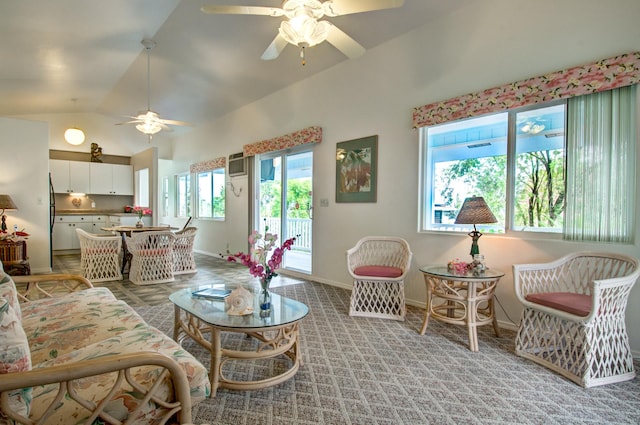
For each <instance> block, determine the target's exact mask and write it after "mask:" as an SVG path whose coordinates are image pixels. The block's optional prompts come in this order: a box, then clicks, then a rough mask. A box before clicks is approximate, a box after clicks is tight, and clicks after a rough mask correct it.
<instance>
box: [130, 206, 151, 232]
mask: <svg viewBox="0 0 640 425" xmlns="http://www.w3.org/2000/svg"><path fill="white" fill-rule="evenodd" d="M132 211H133V212H134V213H136V214H138V221H136V227H138V228H140V227H144V221H142V217H143V216H145V215H151V210H150V209H149V208H146V207H133V209H132Z"/></svg>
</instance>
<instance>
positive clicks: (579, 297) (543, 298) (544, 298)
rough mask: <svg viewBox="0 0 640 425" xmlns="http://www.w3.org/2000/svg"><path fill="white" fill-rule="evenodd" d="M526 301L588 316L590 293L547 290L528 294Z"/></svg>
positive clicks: (589, 311)
mask: <svg viewBox="0 0 640 425" xmlns="http://www.w3.org/2000/svg"><path fill="white" fill-rule="evenodd" d="M525 299H526V300H527V301H530V302H532V303H536V304H540V305H544V306H547V307H551V308H555V309H556V310H561V311H565V312H567V313H571V314H575V315H576V316H588V315H589V313H591V295H584V294H573V293H571V292H547V293H542V294H529V295H527V296H526V297H525Z"/></svg>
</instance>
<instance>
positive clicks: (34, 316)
mask: <svg viewBox="0 0 640 425" xmlns="http://www.w3.org/2000/svg"><path fill="white" fill-rule="evenodd" d="M94 289H95V290H94ZM104 291H107V292H106V293H108V294H109V296H107V295H106V293H105V292H104ZM23 307H24V308H23V320H22V326H23V327H24V330H25V332H26V334H27V338H28V340H29V345H30V348H31V361H32V363H33V364H34V365H35V364H40V363H42V362H44V361H46V360H49V359H55V358H56V357H58V356H62V355H64V354H66V353H69V352H72V351H74V350H77V349H80V348H82V347H85V346H87V345H89V344H92V343H94V342H98V341H102V340H104V339H107V338H110V337H112V336H114V335H119V334H121V333H122V332H125V331H128V330H131V329H136V328H145V327H147V325H146V323H145V322H144V320H143V319H142V318H141V317H140V316H139V315H138V314H137V313H136V312H135V311H134V310H133V309H132V308H131V307H129V306H128V305H127V304H126V303H125V302H124V301H119V300H115V298H113V295H111V292H109V290H108V289H106V288H93V289H89V290H85V291H79V292H76V293H73V294H70V295H68V296H64V297H60V298H58V299H56V301H51V300H49V299H47V300H42V301H37V302H34V303H27V304H25V305H24V306H23Z"/></svg>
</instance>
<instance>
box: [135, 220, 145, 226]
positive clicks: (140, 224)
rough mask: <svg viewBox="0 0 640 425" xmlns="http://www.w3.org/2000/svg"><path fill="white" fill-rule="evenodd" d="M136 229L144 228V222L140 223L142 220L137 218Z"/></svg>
mask: <svg viewBox="0 0 640 425" xmlns="http://www.w3.org/2000/svg"><path fill="white" fill-rule="evenodd" d="M136 227H138V228H140V227H144V221H142V218H139V219H138V221H136Z"/></svg>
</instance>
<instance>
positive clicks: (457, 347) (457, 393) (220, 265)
mask: <svg viewBox="0 0 640 425" xmlns="http://www.w3.org/2000/svg"><path fill="white" fill-rule="evenodd" d="M79 258H80V257H79V256H78V255H65V256H56V257H54V267H55V269H56V271H60V272H66V273H78V272H79V266H80V262H79ZM196 263H197V264H198V273H196V274H195V275H183V276H180V277H179V278H178V279H177V281H176V282H175V283H173V284H169V285H148V286H136V285H133V284H132V283H131V282H129V281H127V280H124V281H115V282H104V283H102V284H99V285H100V286H106V287H109V288H110V289H111V290H112V291H113V292H114V294H116V296H117V297H118V298H121V299H123V300H125V301H126V302H128V303H129V304H130V305H132V306H134V307H135V308H136V310H138V312H139V313H140V314H141V315H142V316H143V317H144V318H145V319H146V320H147V321H148V322H149V323H151V324H152V325H154V326H156V327H157V328H159V329H161V330H162V331H163V332H165V333H167V334H168V335H172V333H173V305H172V304H171V303H168V298H167V297H168V295H169V294H170V293H171V292H173V291H176V290H178V289H180V288H183V287H195V286H197V285H199V284H203V283H214V282H216V283H223V282H224V283H233V282H238V281H240V282H249V281H251V277H250V276H249V274H248V273H247V271H246V268H244V267H242V266H238V265H236V264H232V263H228V262H226V261H224V260H221V259H219V258H212V257H208V256H204V255H196ZM277 284H279V285H285V286H281V287H277V288H274V292H277V293H279V294H282V295H284V296H287V297H290V298H293V299H296V300H299V301H301V302H304V303H305V304H307V305H308V306H309V308H310V314H309V315H308V316H307V317H306V318H305V319H304V320H303V321H302V324H301V350H302V354H303V359H304V366H302V367H301V368H300V370H299V371H298V373H297V375H296V376H295V377H294V378H293V379H291V380H289V381H287V382H285V383H283V384H281V385H278V386H276V387H272V388H269V389H265V390H260V391H231V390H225V389H222V390H219V391H218V394H217V397H216V398H214V399H209V400H205V401H204V402H202V403H200V404H198V405H197V406H195V407H194V409H193V413H194V423H196V424H203V423H211V424H229V425H245V424H246V425H262V424H265V425H280V424H283V425H287V424H309V425H311V424H313V425H392V424H393V425H402V424H407V425H416V424H451V425H455V424H541V425H542V424H545V425H547V424H549V425H552V424H557V425H567V424H593V425H596V424H598V425H600V424H639V423H640V379H639V378H635V379H633V380H631V381H627V382H624V383H620V384H614V385H607V386H603V387H596V388H591V389H583V388H581V387H579V386H577V385H576V384H574V383H572V382H570V381H568V380H566V379H564V378H562V377H561V376H559V375H557V374H555V373H554V372H551V371H550V370H547V369H545V368H543V367H541V366H538V365H536V364H534V363H532V362H530V361H528V360H525V359H522V358H520V357H517V356H516V355H515V354H514V337H515V334H514V333H513V332H510V331H507V330H503V332H502V336H501V337H500V338H497V337H496V336H495V335H494V334H493V330H492V328H491V327H490V326H484V327H481V328H479V330H478V339H479V347H480V351H479V352H477V353H473V352H471V351H469V349H468V339H467V332H466V329H465V328H463V327H460V326H452V325H446V324H442V323H439V322H437V321H435V320H432V321H431V322H430V323H429V328H428V329H427V333H426V334H425V335H423V336H420V335H419V334H418V330H419V328H420V325H421V324H422V315H423V312H424V311H423V310H421V309H418V308H415V307H411V306H409V307H408V312H407V320H406V321H405V322H396V321H391V320H381V319H370V318H353V317H350V316H348V308H349V296H350V293H349V291H347V290H344V289H340V288H335V287H331V286H327V285H322V284H318V283H314V282H308V281H302V280H298V279H291V278H286V277H283V276H280V277H278V278H277ZM224 335H225V338H226V339H225V341H224V344H225V346H227V347H234V346H236V347H237V346H240V345H246V344H250V343H251V341H252V340H251V339H247V338H244V337H242V336H240V335H239V334H234V333H226V334H224ZM184 346H185V348H186V349H187V350H189V351H190V352H192V353H193V354H194V355H195V356H196V357H197V358H198V359H199V360H200V361H202V363H203V364H205V366H207V367H209V355H208V353H206V352H205V351H204V350H203V349H202V348H200V347H199V346H198V345H196V344H195V343H193V342H191V341H185V344H184ZM282 362H285V360H280V361H278V360H276V361H274V362H272V363H268V364H264V363H258V364H238V365H236V366H235V368H234V369H233V370H232V371H230V373H233V375H232V377H234V378H236V379H243V378H252V379H255V378H257V377H259V376H262V375H264V374H265V373H268V372H269V371H270V370H272V368H274V369H278V368H281V367H283V366H285V365H283V364H282ZM635 366H636V370H638V369H639V367H640V365H639V364H638V362H636V365H635Z"/></svg>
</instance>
